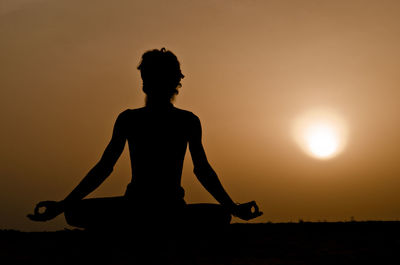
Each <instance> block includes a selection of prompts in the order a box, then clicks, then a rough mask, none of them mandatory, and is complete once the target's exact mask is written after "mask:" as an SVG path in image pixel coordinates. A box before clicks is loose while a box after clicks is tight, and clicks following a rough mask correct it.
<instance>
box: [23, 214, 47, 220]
mask: <svg viewBox="0 0 400 265" xmlns="http://www.w3.org/2000/svg"><path fill="white" fill-rule="evenodd" d="M27 217H28V218H29V219H31V220H32V221H36V222H44V221H46V218H43V217H41V216H39V215H33V214H28V215H27Z"/></svg>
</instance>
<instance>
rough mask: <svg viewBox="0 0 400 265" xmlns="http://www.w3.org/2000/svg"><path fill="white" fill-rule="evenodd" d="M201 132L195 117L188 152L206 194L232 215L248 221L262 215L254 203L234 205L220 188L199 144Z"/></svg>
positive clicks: (198, 121) (216, 177) (219, 183)
mask: <svg viewBox="0 0 400 265" xmlns="http://www.w3.org/2000/svg"><path fill="white" fill-rule="evenodd" d="M201 136H202V130H201V123H200V120H199V119H198V118H197V117H195V119H194V120H193V124H192V126H191V135H190V138H189V150H190V153H191V155H192V160H193V165H194V170H193V171H194V173H195V175H196V177H197V178H198V180H199V181H200V183H201V184H202V185H203V186H204V187H205V188H206V190H207V191H208V192H210V194H211V195H212V196H213V197H214V198H215V199H216V200H217V201H218V202H219V203H220V204H221V205H223V206H225V207H226V208H227V209H228V210H229V211H230V212H231V213H232V214H233V215H235V216H237V217H239V218H241V219H243V220H250V219H253V218H256V217H258V216H260V215H262V212H260V211H259V209H258V206H257V204H256V202H255V201H251V202H248V203H243V204H235V203H234V202H233V200H232V199H231V197H230V196H229V195H228V193H227V192H226V191H225V189H224V188H223V187H222V184H221V182H220V181H219V179H218V176H217V174H216V173H215V171H214V170H213V169H212V167H211V165H210V163H208V160H207V156H206V153H205V151H204V148H203V144H202V142H201Z"/></svg>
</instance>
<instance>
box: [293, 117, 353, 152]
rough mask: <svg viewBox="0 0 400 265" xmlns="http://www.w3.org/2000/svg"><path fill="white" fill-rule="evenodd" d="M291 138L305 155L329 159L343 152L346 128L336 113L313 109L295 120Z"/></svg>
mask: <svg viewBox="0 0 400 265" xmlns="http://www.w3.org/2000/svg"><path fill="white" fill-rule="evenodd" d="M293 136H294V139H295V141H296V142H297V143H298V144H299V146H300V147H301V148H302V149H303V151H305V152H306V153H307V154H309V155H311V156H312V157H314V158H318V159H329V158H332V157H334V156H336V155H338V154H339V153H340V152H341V151H343V149H344V147H345V145H346V142H347V126H346V124H345V122H344V120H343V119H342V118H341V117H340V116H339V115H338V114H337V113H335V112H333V111H331V110H326V109H315V110H312V111H308V112H305V113H303V114H302V115H300V116H299V117H297V118H296V119H295V122H294V126H293Z"/></svg>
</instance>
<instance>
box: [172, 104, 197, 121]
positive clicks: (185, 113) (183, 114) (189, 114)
mask: <svg viewBox="0 0 400 265" xmlns="http://www.w3.org/2000/svg"><path fill="white" fill-rule="evenodd" d="M174 110H175V112H176V113H177V114H178V115H179V116H181V117H182V118H184V119H186V120H187V121H189V122H198V121H200V119H199V117H198V116H197V115H196V114H194V113H193V112H191V111H188V110H184V109H179V108H175V107H174Z"/></svg>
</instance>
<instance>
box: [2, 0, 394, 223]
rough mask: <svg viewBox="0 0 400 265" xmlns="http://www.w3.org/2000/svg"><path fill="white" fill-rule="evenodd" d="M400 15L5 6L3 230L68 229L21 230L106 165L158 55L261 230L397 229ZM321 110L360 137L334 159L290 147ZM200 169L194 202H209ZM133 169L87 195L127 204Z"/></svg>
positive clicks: (223, 4)
mask: <svg viewBox="0 0 400 265" xmlns="http://www.w3.org/2000/svg"><path fill="white" fill-rule="evenodd" d="M399 14H400V3H399V2H398V1H395V0H393V1H382V0H379V1H378V0H377V1H364V0H359V1H355V0H352V1H350V0H348V1H295V0H293V1H281V0H279V1H278V0H276V1H261V0H260V1H258V0H253V1H250V0H242V1H239V0H231V1H228V0H202V1H184V0H181V1H177V0H172V1H162V0H160V1H130V0H125V1H120V0H118V1H105V0H96V1H95V0H79V1H78V0H59V1H50V0H2V1H0V38H1V39H0V87H1V90H0V91H1V92H0V93H1V94H0V103H1V104H0V108H1V109H0V110H1V111H0V119H1V124H2V130H0V139H1V149H0V158H1V159H0V172H1V173H0V174H1V178H0V228H3V229H4V228H13V229H22V230H54V229H62V228H64V227H66V224H65V221H64V219H63V218H62V217H58V218H57V219H55V220H53V221H50V222H47V223H33V222H31V221H29V220H28V219H26V218H25V215H26V214H27V213H29V212H31V211H32V209H33V206H34V204H35V203H36V202H38V201H39V200H61V199H63V198H64V197H65V196H66V195H67V194H68V193H69V192H70V191H71V190H72V188H73V187H74V186H75V185H76V184H77V183H78V182H79V181H80V180H81V179H82V178H83V176H84V175H85V174H86V173H87V172H88V171H89V169H90V168H91V167H92V166H93V165H94V164H95V163H96V162H97V161H98V159H99V158H100V156H101V154H102V152H103V150H104V148H105V146H106V144H107V143H108V141H109V139H110V136H111V132H112V126H113V123H114V121H115V118H116V117H117V115H118V114H119V113H120V112H121V111H123V110H125V109H127V108H136V107H141V106H142V105H143V102H144V99H143V94H142V92H141V83H140V75H139V73H138V71H137V70H136V67H137V65H138V63H139V59H140V56H141V54H142V53H143V52H144V51H146V50H148V49H153V48H161V47H166V48H167V49H170V50H172V51H173V52H174V53H175V54H176V55H177V56H178V58H179V60H180V61H181V64H182V71H183V73H184V75H185V76H186V77H185V79H184V80H183V83H182V84H183V87H182V88H181V89H180V94H179V96H178V97H177V100H176V102H175V105H176V106H177V107H180V108H184V109H189V110H191V111H193V112H194V113H196V114H197V115H198V116H199V117H200V119H201V121H202V124H203V130H204V139H203V141H204V145H205V148H206V152H207V155H208V158H209V160H210V162H211V164H212V165H213V167H214V169H215V170H216V172H217V173H218V175H219V176H220V179H221V181H222V183H223V184H224V186H225V188H226V189H227V191H228V192H229V193H230V195H231V196H232V198H233V199H234V200H235V201H238V202H245V201H249V200H256V201H257V202H258V204H259V205H260V208H261V209H262V211H263V212H264V215H263V216H262V217H261V218H258V219H256V220H255V221H259V222H266V221H273V222H278V221H297V220H298V219H303V220H312V221H317V220H328V221H334V220H349V219H350V217H351V216H354V218H355V219H356V220H365V219H379V220H394V219H399V218H400V209H399V206H398V203H399V201H400V193H399V192H398V188H399V187H400V178H399V177H400V163H399V161H400V150H399V146H400V137H399V135H400V105H399V100H400V87H399V86H400V75H399V73H398V72H399V69H400V49H399V47H400V27H399V25H400V17H399ZM316 107H328V108H331V109H334V110H336V111H337V113H339V114H340V115H341V116H342V117H343V118H344V119H345V120H346V121H347V123H348V125H349V138H348V144H347V147H346V148H345V150H344V151H343V152H342V153H341V154H340V155H338V156H336V157H335V158H333V159H330V160H325V161H321V160H317V159H314V158H312V157H310V156H308V155H306V154H305V153H304V152H302V151H301V149H300V148H299V147H298V146H297V144H296V143H295V142H294V141H293V139H292V136H291V134H290V133H291V132H290V128H291V124H292V122H293V119H295V118H296V117H297V116H298V114H300V113H302V112H304V111H307V110H309V109H312V108H316ZM188 158H189V157H187V159H186V161H185V166H184V167H185V168H184V173H183V180H182V181H183V186H184V188H185V189H186V194H187V195H186V200H187V201H188V202H212V201H213V199H212V198H211V197H210V195H208V194H207V193H206V191H205V190H204V189H203V188H202V187H201V186H200V184H199V183H198V182H197V180H196V179H195V177H194V175H193V173H192V163H191V161H190V159H188ZM128 159H129V157H128V152H127V150H125V151H124V154H123V156H122V157H121V159H120V161H119V162H118V163H117V165H116V167H115V170H114V172H113V174H112V175H111V176H110V177H109V179H108V180H106V181H105V183H104V184H103V185H102V186H101V187H100V188H99V189H98V190H97V191H95V192H94V193H93V194H92V195H91V196H114V195H121V194H123V192H124V190H125V187H126V184H127V183H128V182H129V180H130V168H129V160H128ZM160 218H163V217H161V216H160ZM235 221H237V220H235Z"/></svg>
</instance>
